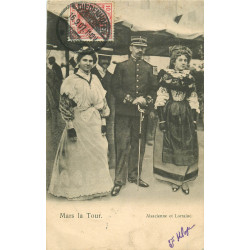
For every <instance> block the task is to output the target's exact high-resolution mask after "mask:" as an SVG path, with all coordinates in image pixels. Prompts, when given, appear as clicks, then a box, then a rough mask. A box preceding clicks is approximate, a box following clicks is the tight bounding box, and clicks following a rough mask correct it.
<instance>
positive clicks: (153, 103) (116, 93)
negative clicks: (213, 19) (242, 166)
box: [46, 0, 204, 250]
mask: <svg viewBox="0 0 250 250" xmlns="http://www.w3.org/2000/svg"><path fill="white" fill-rule="evenodd" d="M203 27H204V3H203V1H177V0H175V1H169V0H164V1H152V0H151V1H150V0H140V1H118V0H116V1H107V2H105V1H93V2H83V1H82V2H81V1H79V2H70V1H57V0H50V1H48V2H47V46H46V49H47V52H46V193H47V198H46V200H47V201H46V203H47V205H46V207H47V208H46V210H47V215H46V216H47V249H48V250H50V249H53V250H56V249H58V250H73V249H112V250H113V249H114V250H117V249H121V250H123V249H142V250H144V249H145V250H147V249H169V248H174V249H182V250H187V249H190V250H202V249H203V248H204V28H203ZM152 228H153V231H154V233H153V234H152V231H151V230H152ZM117 232H119V233H117ZM100 234H101V235H102V236H103V238H102V239H100V238H98V240H97V237H98V235H100ZM114 234H115V237H114Z"/></svg>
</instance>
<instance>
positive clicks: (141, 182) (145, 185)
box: [128, 179, 149, 187]
mask: <svg viewBox="0 0 250 250" xmlns="http://www.w3.org/2000/svg"><path fill="white" fill-rule="evenodd" d="M128 182H130V183H135V184H136V185H137V179H128ZM139 186H140V187H149V185H148V184H147V183H146V182H145V181H143V180H142V179H139Z"/></svg>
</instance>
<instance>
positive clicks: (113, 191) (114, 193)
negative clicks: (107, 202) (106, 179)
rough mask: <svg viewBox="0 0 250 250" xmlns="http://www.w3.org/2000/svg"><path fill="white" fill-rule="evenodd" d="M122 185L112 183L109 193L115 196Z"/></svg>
mask: <svg viewBox="0 0 250 250" xmlns="http://www.w3.org/2000/svg"><path fill="white" fill-rule="evenodd" d="M121 188H122V186H121V185H114V187H113V189H112V191H111V195H112V196H116V195H118V194H119V193H120V190H121Z"/></svg>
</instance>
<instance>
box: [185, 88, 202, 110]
mask: <svg viewBox="0 0 250 250" xmlns="http://www.w3.org/2000/svg"><path fill="white" fill-rule="evenodd" d="M187 100H188V102H189V105H190V107H191V109H195V110H196V112H197V113H200V108H199V101H198V95H197V93H196V92H195V91H193V92H192V93H191V95H190V97H189V98H188V99H187Z"/></svg>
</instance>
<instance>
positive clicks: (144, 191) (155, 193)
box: [47, 131, 204, 202]
mask: <svg viewBox="0 0 250 250" xmlns="http://www.w3.org/2000/svg"><path fill="white" fill-rule="evenodd" d="M198 141H199V174H198V177H197V179H196V180H195V181H194V182H191V183H190V184H189V187H190V194H189V195H188V196H185V195H184V194H183V193H182V192H181V190H179V191H177V192H176V193H173V192H172V189H171V187H170V186H169V185H168V184H166V183H165V182H163V181H159V180H156V179H155V178H154V176H153V147H152V146H147V147H146V152H145V156H144V162H143V171H142V179H143V180H144V181H146V182H147V183H148V184H149V185H150V187H148V188H138V187H137V186H136V185H135V184H132V183H127V185H126V186H124V187H123V188H122V190H121V192H120V194H119V195H118V196H117V197H110V196H108V197H104V198H98V199H94V200H92V201H91V200H90V201H85V202H95V201H96V200H103V201H107V202H108V201H109V200H110V199H115V200H116V201H122V200H128V199H132V200H133V199H136V200H142V201H143V200H152V201H153V200H165V199H167V200H168V201H170V200H173V201H175V200H178V199H188V200H197V199H199V200H200V199H202V200H203V194H204V132H203V131H198ZM48 163H50V164H51V163H52V161H49V162H48ZM49 172H50V171H49ZM110 172H111V176H112V178H113V179H114V169H111V170H110ZM47 199H48V200H55V201H56V200H61V199H58V198H55V197H53V196H52V195H49V194H48V195H47Z"/></svg>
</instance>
